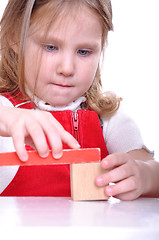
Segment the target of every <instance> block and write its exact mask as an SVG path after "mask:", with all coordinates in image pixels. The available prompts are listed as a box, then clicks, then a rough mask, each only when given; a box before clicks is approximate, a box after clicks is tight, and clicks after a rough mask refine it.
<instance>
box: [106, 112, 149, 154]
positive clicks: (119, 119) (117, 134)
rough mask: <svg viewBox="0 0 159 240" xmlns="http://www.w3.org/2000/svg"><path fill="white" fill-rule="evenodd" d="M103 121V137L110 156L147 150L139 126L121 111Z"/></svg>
mask: <svg viewBox="0 0 159 240" xmlns="http://www.w3.org/2000/svg"><path fill="white" fill-rule="evenodd" d="M102 121H103V135H104V139H105V142H106V146H107V150H108V152H109V154H112V153H115V152H129V151H132V150H136V149H141V148H145V149H147V148H146V147H145V145H144V142H143V139H142V137H141V134H140V131H139V128H138V126H137V125H136V123H135V122H134V121H133V120H132V119H131V118H130V117H129V116H128V115H126V114H125V113H124V112H122V110H121V109H119V110H118V111H117V112H116V113H115V114H114V115H113V116H112V117H103V118H102ZM151 153H152V152H151Z"/></svg>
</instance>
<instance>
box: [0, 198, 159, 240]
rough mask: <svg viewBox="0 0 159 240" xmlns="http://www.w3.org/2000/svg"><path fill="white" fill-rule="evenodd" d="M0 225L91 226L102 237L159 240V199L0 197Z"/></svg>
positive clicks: (10, 226) (8, 226) (3, 226)
mask: <svg viewBox="0 0 159 240" xmlns="http://www.w3.org/2000/svg"><path fill="white" fill-rule="evenodd" d="M0 227H1V229H2V228H5V227H7V228H8V229H10V228H16V227H23V228H24V227H25V228H26V227H62V228H63V227H64V229H65V227H82V228H83V227H84V228H85V227H87V228H88V229H90V228H89V227H93V229H100V233H101V232H102V231H103V233H102V234H105V235H104V236H105V237H104V236H103V237H104V239H108V238H106V237H108V236H109V239H122V240H124V239H128V240H130V239H133V240H134V239H135V240H137V239H139V240H142V239H143V240H147V239H150V240H159V199H157V198H140V199H137V200H135V201H119V200H117V199H114V198H112V199H110V200H108V201H90V202H89V201H86V202H74V201H72V200H71V199H70V198H52V197H35V198H34V197H19V198H18V197H17V198H14V197H8V198H5V197H0ZM95 227H96V228H95ZM97 227H101V228H97ZM62 228H61V229H62ZM40 229H41V228H40ZM49 229H52V228H49ZM69 229H70V228H69ZM78 229H79V228H78ZM79 234H80V231H79ZM23 239H24V238H23ZM76 239H77V238H76ZM87 239H89V238H87Z"/></svg>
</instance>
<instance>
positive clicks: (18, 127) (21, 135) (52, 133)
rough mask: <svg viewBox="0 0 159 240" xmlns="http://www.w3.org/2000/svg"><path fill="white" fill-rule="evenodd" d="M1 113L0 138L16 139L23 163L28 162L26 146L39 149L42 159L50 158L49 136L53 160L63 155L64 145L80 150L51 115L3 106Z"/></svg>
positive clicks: (44, 112) (16, 147) (15, 143)
mask: <svg viewBox="0 0 159 240" xmlns="http://www.w3.org/2000/svg"><path fill="white" fill-rule="evenodd" d="M0 111H1V115H0V135H1V136H5V137H9V136H10V137H12V138H13V142H14V146H15V149H16V152H17V154H18V156H19V158H20V159H21V160H22V161H26V160H27V159H28V154H27V151H26V149H25V144H28V145H31V146H32V147H33V148H34V149H36V150H37V151H38V153H39V155H40V156H41V157H47V156H48V154H49V146H48V143H47V140H46V137H47V138H48V141H49V144H50V146H51V150H52V152H53V157H54V158H57V159H58V158H60V157H61V156H62V147H63V146H62V142H65V143H66V144H67V145H68V146H70V147H71V148H79V147H80V146H79V144H78V142H77V141H76V140H75V138H74V137H73V136H72V135H71V134H70V133H68V132H67V131H65V130H64V128H63V127H62V126H61V124H60V123H59V122H58V121H57V120H56V119H55V118H54V117H53V116H52V114H51V113H49V112H46V111H40V110H36V111H35V110H26V109H17V108H12V107H0Z"/></svg>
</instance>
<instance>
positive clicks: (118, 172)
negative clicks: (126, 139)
mask: <svg viewBox="0 0 159 240" xmlns="http://www.w3.org/2000/svg"><path fill="white" fill-rule="evenodd" d="M101 165H102V168H104V169H107V170H109V171H108V172H107V173H105V174H103V175H102V176H99V177H97V179H96V184H97V186H106V187H105V193H106V194H107V195H108V196H115V197H116V198H119V199H121V200H133V199H136V198H138V197H139V196H140V195H141V194H143V193H144V191H146V189H145V186H146V184H147V181H146V174H145V167H146V166H145V165H146V163H145V162H144V161H141V160H135V159H134V157H132V156H131V155H130V154H129V153H115V154H112V155H109V156H107V157H106V158H104V159H103V160H102V162H101ZM109 183H115V185H112V186H108V184H109Z"/></svg>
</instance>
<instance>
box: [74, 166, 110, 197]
mask: <svg viewBox="0 0 159 240" xmlns="http://www.w3.org/2000/svg"><path fill="white" fill-rule="evenodd" d="M103 173H106V170H104V169H102V167H101V163H100V162H96V163H81V164H71V166H70V174H71V196H72V199H73V200H75V201H86V200H87V201H89V200H107V199H108V196H106V194H105V193H104V187H97V186H96V184H95V179H96V177H97V176H99V175H101V174H103Z"/></svg>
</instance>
